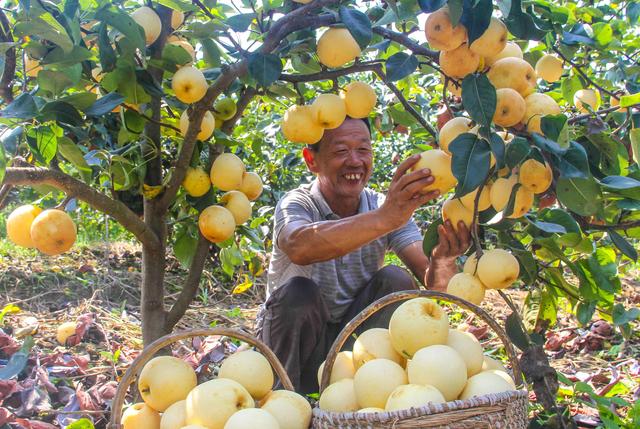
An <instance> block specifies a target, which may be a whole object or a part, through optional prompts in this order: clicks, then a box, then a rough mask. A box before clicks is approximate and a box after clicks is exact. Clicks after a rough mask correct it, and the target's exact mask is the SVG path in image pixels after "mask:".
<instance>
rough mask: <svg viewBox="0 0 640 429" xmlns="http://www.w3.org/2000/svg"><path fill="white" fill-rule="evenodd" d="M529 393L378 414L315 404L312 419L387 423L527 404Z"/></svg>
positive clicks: (493, 395)
mask: <svg viewBox="0 0 640 429" xmlns="http://www.w3.org/2000/svg"><path fill="white" fill-rule="evenodd" d="M528 398H529V391H528V390H526V389H518V390H508V391H505V392H498V393H490V394H487V395H482V396H474V397H472V398H470V399H464V400H462V399H456V400H453V401H448V402H444V403H441V404H434V403H432V402H429V403H427V404H425V405H423V406H420V407H411V408H407V409H404V410H397V411H384V412H379V413H358V412H355V411H349V412H334V411H325V410H322V409H321V408H320V407H319V403H316V404H315V406H314V407H313V411H312V413H313V418H314V419H315V420H330V421H335V420H341V421H345V420H359V419H362V421H363V422H365V421H366V419H365V416H371V415H375V416H376V419H375V421H376V422H380V423H385V422H387V421H398V420H401V419H404V418H406V414H407V412H411V411H413V412H414V413H412V414H414V415H415V414H417V415H420V416H421V417H428V416H436V415H438V416H442V415H444V414H447V413H449V412H454V411H460V410H468V409H471V408H481V407H490V406H495V405H502V404H508V403H511V402H516V401H519V400H522V399H526V400H527V402H528Z"/></svg>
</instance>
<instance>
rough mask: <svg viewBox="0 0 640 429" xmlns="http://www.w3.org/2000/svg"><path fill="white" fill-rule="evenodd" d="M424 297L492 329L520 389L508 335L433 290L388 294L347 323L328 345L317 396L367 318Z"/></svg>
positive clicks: (478, 311)
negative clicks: (454, 307)
mask: <svg viewBox="0 0 640 429" xmlns="http://www.w3.org/2000/svg"><path fill="white" fill-rule="evenodd" d="M418 297H425V298H437V299H439V300H442V301H446V302H449V303H453V304H457V305H459V306H460V307H462V308H464V309H466V310H469V311H471V312H472V313H474V314H475V315H476V316H478V317H480V318H481V319H482V320H483V321H484V322H486V323H487V324H488V325H489V326H490V327H491V329H493V331H494V332H495V333H496V334H497V335H498V337H499V338H500V340H501V341H502V343H503V344H504V347H505V350H506V352H507V356H508V358H509V362H510V363H511V366H512V368H513V376H514V377H515V382H516V385H517V386H523V381H522V373H521V372H520V364H519V363H518V358H517V356H516V352H515V350H514V348H513V345H512V344H511V342H510V341H509V339H508V337H507V334H506V333H505V332H504V330H503V329H502V328H501V327H500V325H499V324H498V322H496V321H495V320H493V318H492V317H491V316H490V315H489V313H487V312H486V311H485V310H483V309H482V308H480V307H478V306H477V305H475V304H472V303H470V302H469V301H466V300H464V299H462V298H458V297H457V296H453V295H450V294H447V293H443V292H436V291H432V290H407V291H400V292H394V293H391V294H389V295H386V296H384V297H382V298H380V299H379V300H377V301H375V302H373V303H372V304H370V305H369V306H368V307H367V308H365V309H364V310H362V311H361V312H360V313H359V314H358V315H357V316H356V317H354V318H353V319H352V320H351V321H350V322H349V323H347V324H346V325H345V327H344V328H342V331H340V333H339V334H338V337H337V338H336V339H335V341H334V342H333V344H332V345H331V349H329V353H328V354H327V359H326V361H325V364H324V370H323V371H322V379H321V380H320V393H322V392H323V391H324V389H326V388H327V386H328V385H329V380H330V377H331V371H332V370H333V365H334V363H335V361H336V358H337V356H338V352H339V351H340V350H341V349H342V346H344V343H345V342H346V341H347V339H348V338H349V337H350V336H351V335H353V333H354V332H355V330H356V329H357V328H358V327H359V326H360V325H362V324H363V323H364V322H365V320H367V319H368V318H369V317H371V316H373V315H374V314H375V313H377V312H378V311H379V310H381V309H382V308H384V307H386V306H388V305H391V304H393V303H395V302H398V301H405V300H408V299H412V298H418Z"/></svg>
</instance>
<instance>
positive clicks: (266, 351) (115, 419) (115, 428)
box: [107, 327, 295, 429]
mask: <svg viewBox="0 0 640 429" xmlns="http://www.w3.org/2000/svg"><path fill="white" fill-rule="evenodd" d="M213 335H219V336H225V337H232V338H236V339H238V340H242V341H244V342H246V343H248V344H251V345H252V346H255V347H256V348H257V349H258V350H259V351H260V353H262V354H263V355H264V357H266V358H267V360H268V361H269V363H270V364H271V367H272V368H273V369H274V371H275V372H276V374H277V375H278V378H279V379H280V382H281V383H282V386H283V387H284V388H285V389H287V390H292V391H293V390H295V389H294V387H293V384H291V380H290V379H289V376H288V375H287V372H286V371H285V369H284V367H283V366H282V364H281V363H280V361H279V360H278V358H277V357H276V355H275V354H274V353H273V351H271V349H270V348H269V347H268V346H267V345H266V344H265V343H263V342H262V341H260V340H258V339H257V338H255V337H254V336H252V335H249V334H247V333H245V332H242V331H240V330H237V329H230V328H224V327H215V328H202V329H188V330H185V331H180V332H175V333H173V334H169V335H165V336H164V337H160V338H158V339H157V340H155V341H154V342H152V343H151V344H149V345H148V346H147V347H145V348H144V350H142V352H141V353H140V355H139V356H138V357H137V358H135V359H134V360H133V362H132V363H131V365H130V366H129V368H128V369H127V371H126V372H125V373H124V376H123V377H122V379H121V380H120V382H119V383H118V388H117V390H116V394H115V396H114V397H113V402H112V405H111V418H110V420H109V425H108V426H107V427H108V428H109V429H121V425H120V419H121V417H122V407H123V405H124V401H125V397H126V395H127V391H128V390H129V387H130V386H131V385H132V384H133V382H134V380H135V378H136V377H137V375H138V374H139V373H140V371H141V370H142V368H143V367H144V365H145V364H146V363H147V362H148V361H149V360H150V359H151V358H152V357H153V356H154V355H155V354H156V353H157V352H158V351H159V350H161V349H163V348H165V347H167V346H169V345H171V344H173V343H175V342H178V341H180V340H185V339H187V338H193V337H209V336H213Z"/></svg>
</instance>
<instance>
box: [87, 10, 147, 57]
mask: <svg viewBox="0 0 640 429" xmlns="http://www.w3.org/2000/svg"><path fill="white" fill-rule="evenodd" d="M96 19H97V20H99V21H102V22H104V23H106V24H108V25H110V26H112V27H113V28H115V29H116V30H118V31H119V32H121V33H122V34H124V35H125V37H126V38H127V39H129V41H130V42H131V43H132V44H133V46H135V47H136V49H139V50H140V52H145V51H146V42H145V36H144V29H143V28H142V27H141V26H139V25H138V23H137V22H135V21H134V20H133V18H131V17H130V16H129V15H128V14H126V13H124V12H113V11H111V10H109V9H106V8H102V9H100V10H99V11H98V12H97V13H96Z"/></svg>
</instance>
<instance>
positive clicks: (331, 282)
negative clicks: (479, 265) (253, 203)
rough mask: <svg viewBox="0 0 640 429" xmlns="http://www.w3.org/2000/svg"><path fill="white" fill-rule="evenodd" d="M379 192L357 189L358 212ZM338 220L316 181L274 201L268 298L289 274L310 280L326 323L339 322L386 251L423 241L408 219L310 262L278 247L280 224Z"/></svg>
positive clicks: (379, 197)
mask: <svg viewBox="0 0 640 429" xmlns="http://www.w3.org/2000/svg"><path fill="white" fill-rule="evenodd" d="M384 198H385V197H384V195H383V194H380V193H378V192H375V191H373V190H371V189H368V188H365V189H364V190H363V191H362V194H360V207H359V208H358V213H366V212H369V211H372V210H375V209H377V208H378V207H380V206H381V205H382V203H383V202H384ZM331 219H339V217H338V216H337V215H336V214H334V213H333V212H332V211H331V208H330V207H329V205H328V204H327V202H326V201H325V199H324V197H323V196H322V193H321V192H320V189H319V187H318V183H317V181H314V182H313V183H311V184H310V185H303V186H300V187H298V188H297V189H294V190H292V191H289V192H287V193H286V194H285V196H284V197H283V198H282V199H281V200H280V201H279V202H278V205H277V206H276V211H275V216H274V229H273V231H274V234H273V252H272V255H271V262H270V263H269V272H268V279H267V297H268V295H269V294H271V293H272V292H273V291H274V290H276V289H277V288H278V287H279V286H280V285H282V284H284V283H285V282H286V281H287V280H289V279H290V278H291V277H295V276H301V277H306V278H309V279H311V280H313V281H314V282H315V283H316V284H317V285H318V286H319V287H320V289H321V291H322V295H323V297H324V299H325V302H326V303H327V306H328V307H329V312H330V316H331V322H338V321H340V320H341V318H342V316H344V314H345V313H346V311H347V309H348V308H349V306H350V304H351V303H352V302H353V300H354V299H355V297H356V295H358V293H359V292H360V291H361V290H362V288H363V287H365V286H366V285H367V283H368V282H369V280H370V279H371V277H372V276H373V275H374V274H375V273H376V271H378V270H379V269H380V268H382V265H383V263H384V256H385V253H386V252H387V251H388V250H392V251H393V252H395V253H396V254H397V253H398V252H400V251H401V250H402V249H403V248H404V247H406V246H408V245H409V244H411V243H414V242H416V241H421V240H422V235H421V233H420V230H419V229H418V227H417V226H416V224H415V223H414V222H413V220H410V221H409V222H408V223H407V224H406V225H405V226H403V227H402V228H399V229H397V230H395V231H393V232H390V233H389V234H387V235H384V236H382V237H379V238H378V239H376V240H373V241H372V242H370V243H368V244H365V245H364V246H362V247H361V248H359V249H357V250H355V251H353V252H351V253H348V254H346V255H344V256H342V257H339V258H336V259H332V260H329V261H324V262H317V263H314V264H310V265H296V264H294V263H293V262H291V260H290V259H289V257H288V256H287V255H286V254H285V253H284V252H283V251H282V250H281V249H280V248H279V247H278V234H279V233H280V231H281V230H282V228H283V227H284V226H285V225H296V224H299V225H305V224H311V223H315V222H321V221H325V220H331Z"/></svg>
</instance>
